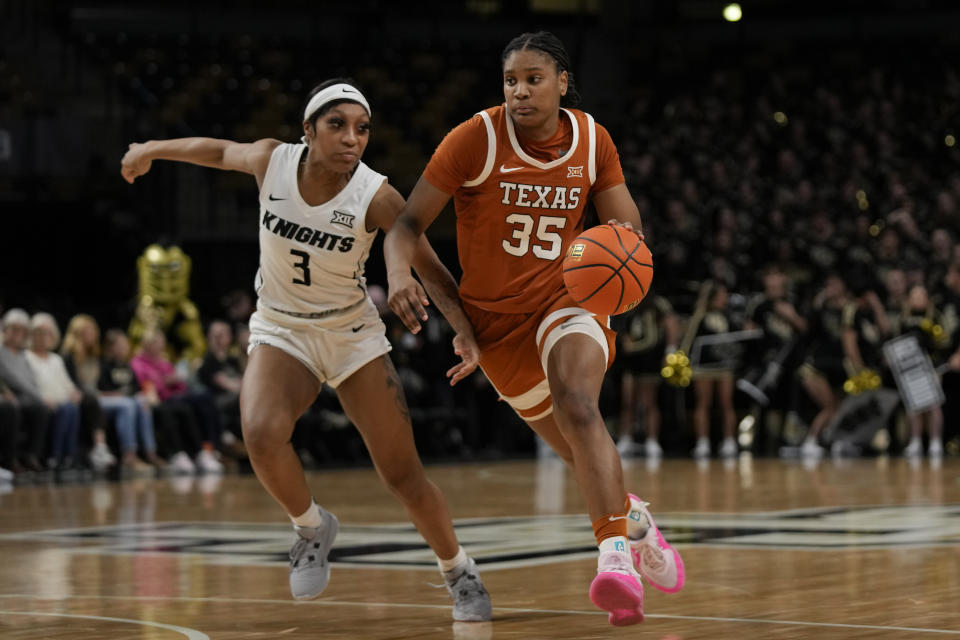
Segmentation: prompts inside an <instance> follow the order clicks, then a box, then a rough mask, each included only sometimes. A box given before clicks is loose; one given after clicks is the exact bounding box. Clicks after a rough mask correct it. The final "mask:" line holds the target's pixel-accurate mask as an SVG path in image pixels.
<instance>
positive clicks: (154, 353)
mask: <svg viewBox="0 0 960 640" xmlns="http://www.w3.org/2000/svg"><path fill="white" fill-rule="evenodd" d="M165 349H166V338H165V337H164V335H163V332H162V331H159V330H156V329H148V330H147V331H145V332H144V334H143V342H142V343H141V345H140V353H138V354H137V355H136V356H134V358H133V360H131V361H130V366H131V367H132V368H133V370H134V372H135V373H136V374H137V380H138V381H139V383H140V386H141V387H142V388H143V389H144V390H145V391H146V392H147V393H148V394H152V393H156V395H157V398H159V400H160V401H161V402H162V403H164V404H166V405H167V406H171V405H172V406H174V407H176V408H177V410H178V411H179V412H180V414H181V415H183V413H184V411H182V408H183V407H186V408H188V409H189V413H192V414H193V415H194V416H195V418H196V423H197V424H198V425H199V427H200V433H201V434H202V438H203V439H202V441H201V443H200V444H201V448H200V451H199V453H198V454H197V457H196V460H195V462H196V466H197V468H198V469H199V470H200V471H203V472H204V473H223V464H221V463H220V461H219V460H217V458H216V456H215V455H214V452H215V448H214V443H217V442H219V441H220V434H221V431H222V427H221V421H220V413H219V412H218V411H217V408H216V406H215V405H214V404H213V400H211V398H210V396H209V394H207V393H197V392H193V391H190V390H189V389H188V387H187V382H186V380H184V379H183V378H182V377H181V376H180V374H179V373H178V372H177V369H176V367H175V366H174V365H173V363H172V362H170V361H169V360H168V359H167V358H166V356H165V355H164V350H165ZM188 415H189V414H188ZM181 433H182V432H181Z"/></svg>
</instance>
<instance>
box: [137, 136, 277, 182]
mask: <svg viewBox="0 0 960 640" xmlns="http://www.w3.org/2000/svg"><path fill="white" fill-rule="evenodd" d="M280 144H281V143H280V141H279V140H271V139H263V140H257V141H256V142H252V143H240V142H233V141H232V140H220V139H217V138H175V139H173V140H150V141H149V142H144V143H142V144H141V143H137V142H134V143H132V144H131V145H130V147H129V148H128V149H127V153H126V154H124V156H123V159H122V160H121V161H120V173H121V175H122V176H123V178H124V180H126V181H127V182H129V183H131V184H133V181H134V180H136V179H137V178H138V177H140V176H142V175H143V174H145V173H147V172H148V171H150V167H151V165H152V164H153V161H154V160H174V161H177V162H188V163H190V164H197V165H200V166H202V167H212V168H214V169H224V170H226V171H240V172H243V173H249V174H251V175H253V176H254V177H256V179H257V185H258V186H259V185H260V183H261V182H262V181H263V176H264V175H265V174H266V172H267V165H268V164H269V163H270V154H271V153H273V150H274V149H276V148H277V146H278V145H280Z"/></svg>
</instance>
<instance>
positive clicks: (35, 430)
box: [0, 309, 50, 471]
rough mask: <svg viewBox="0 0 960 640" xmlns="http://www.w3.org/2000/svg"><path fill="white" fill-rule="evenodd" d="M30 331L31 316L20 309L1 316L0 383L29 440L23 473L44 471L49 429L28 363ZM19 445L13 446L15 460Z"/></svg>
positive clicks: (48, 421) (42, 403)
mask: <svg viewBox="0 0 960 640" xmlns="http://www.w3.org/2000/svg"><path fill="white" fill-rule="evenodd" d="M29 331H30V316H28V315H27V312H26V311H24V310H23V309H10V310H9V311H7V313H6V314H4V316H3V346H0V381H2V382H3V383H4V384H5V386H6V387H7V388H8V389H9V390H10V391H11V392H12V394H13V396H14V398H15V404H16V405H17V406H18V407H19V408H20V416H21V421H22V422H21V426H22V428H21V430H20V433H21V435H24V436H25V437H26V438H27V439H28V440H29V443H28V447H27V452H26V453H25V454H24V455H23V457H22V463H23V469H24V470H25V471H43V470H44V469H45V467H44V465H43V462H41V461H42V460H43V458H44V454H45V452H46V446H47V433H48V431H49V429H50V409H49V408H48V407H47V405H46V403H44V401H43V397H42V396H41V395H40V387H38V386H37V378H36V376H35V375H34V374H33V369H32V368H30V363H29V362H27V356H26V353H25V347H26V344H27V336H28V335H29ZM18 451H19V443H18V442H15V443H14V452H13V459H14V460H16V456H17V452H18Z"/></svg>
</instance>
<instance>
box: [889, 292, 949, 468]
mask: <svg viewBox="0 0 960 640" xmlns="http://www.w3.org/2000/svg"><path fill="white" fill-rule="evenodd" d="M898 324H899V326H900V327H901V335H906V334H911V335H913V336H915V337H916V338H917V341H918V342H919V344H920V348H921V349H923V350H924V351H925V352H926V353H927V355H929V356H936V352H937V351H938V350H939V348H940V346H941V344H942V340H941V338H942V337H943V335H942V334H935V333H934V327H942V325H941V318H940V312H939V311H938V310H937V309H936V307H934V306H933V303H932V302H931V300H930V296H929V295H928V294H927V288H926V287H925V286H923V285H922V284H918V285H914V286H913V287H911V288H910V292H909V294H908V296H907V301H906V304H905V305H904V307H903V316H902V318H901V320H900V322H899V323H898ZM907 422H908V423H909V424H910V442H909V443H908V444H907V447H906V448H905V449H904V450H903V455H905V456H907V457H909V458H917V457H919V456H921V455H923V442H922V441H921V438H922V436H923V426H924V422H926V426H927V435H928V436H929V442H928V444H927V453H928V454H929V456H930V457H931V458H940V457H942V456H943V409H942V407H940V405H937V406H935V407H931V408H929V409H926V410H924V411H921V412H920V413H917V414H911V413H908V414H907Z"/></svg>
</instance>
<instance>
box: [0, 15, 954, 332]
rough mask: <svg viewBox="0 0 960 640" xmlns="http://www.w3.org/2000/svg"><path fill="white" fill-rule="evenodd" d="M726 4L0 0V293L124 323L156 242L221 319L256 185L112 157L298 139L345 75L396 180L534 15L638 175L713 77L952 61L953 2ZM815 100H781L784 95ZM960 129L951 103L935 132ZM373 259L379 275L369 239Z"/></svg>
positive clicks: (919, 69) (738, 87)
mask: <svg viewBox="0 0 960 640" xmlns="http://www.w3.org/2000/svg"><path fill="white" fill-rule="evenodd" d="M723 4H724V3H722V2H713V1H710V0H675V1H663V2H650V1H637V2H631V1H629V0H619V1H617V0H606V1H605V0H594V1H576V0H574V1H567V2H563V1H559V0H557V1H535V0H530V1H526V2H524V1H517V2H508V1H506V0H471V1H444V2H416V3H406V2H375V1H371V0H357V1H354V2H337V3H327V2H291V1H283V0H281V1H275V2H271V3H269V6H267V5H266V4H265V3H262V2H242V1H236V2H184V1H169V2H164V3H156V4H152V5H148V4H144V3H130V2H102V1H101V2H95V1H91V2H34V1H30V0H5V1H3V2H0V24H2V25H3V26H2V30H3V34H2V35H3V38H2V44H0V129H2V130H4V132H5V134H0V135H2V136H3V137H4V138H5V141H3V140H0V142H4V144H2V149H3V152H2V153H0V158H2V159H0V211H2V225H0V282H2V288H0V304H3V306H5V307H7V308H9V307H12V306H21V307H24V308H27V309H28V310H29V311H35V310H40V309H43V310H48V311H51V312H53V313H54V314H55V315H56V316H57V317H58V319H59V320H60V321H61V322H65V320H66V319H67V318H68V317H69V316H70V315H72V314H73V313H76V312H81V311H83V312H89V313H92V314H93V315H94V316H95V317H97V318H98V319H99V320H100V322H101V325H103V326H105V327H106V326H112V325H121V326H125V325H126V323H127V321H128V318H129V313H130V310H131V308H132V303H133V299H134V296H135V293H136V279H135V278H136V274H135V259H136V257H137V255H139V254H140V253H141V252H142V250H143V248H144V247H145V246H146V245H147V244H149V243H150V242H153V241H156V240H157V239H159V238H161V237H165V238H169V239H172V240H174V241H176V242H178V243H180V244H181V246H182V247H183V248H184V249H185V250H186V251H187V253H188V254H189V255H190V256H191V257H192V258H193V267H194V268H193V278H192V294H191V297H192V298H193V299H194V300H195V301H196V302H197V304H198V305H199V307H200V309H201V312H202V313H203V315H204V316H205V317H209V316H211V315H216V314H218V313H219V312H220V306H219V305H220V302H219V299H220V296H221V295H222V294H223V293H225V292H227V291H229V290H232V289H238V288H240V289H245V290H250V289H251V283H252V278H253V274H254V272H255V269H256V263H257V247H256V229H257V226H256V222H255V221H256V215H257V213H256V200H255V184H254V182H253V180H252V179H250V178H249V176H243V175H230V174H226V173H219V172H214V171H211V170H204V169H198V168H192V167H185V166H175V165H173V164H171V163H163V162H158V163H156V164H155V166H154V169H153V171H152V172H151V173H150V174H149V175H148V176H146V177H145V178H142V179H140V180H139V181H138V183H137V184H135V185H134V186H128V185H127V184H126V183H125V182H123V181H122V180H121V178H120V175H119V171H118V169H119V160H120V157H121V156H122V154H123V151H124V149H125V147H126V145H127V144H128V143H129V142H131V141H140V140H146V139H150V138H167V137H177V136H188V135H207V136H216V137H224V138H231V139H236V140H240V141H247V140H254V139H257V138H261V137H277V138H280V139H283V140H294V139H296V138H297V136H298V132H299V128H300V125H299V116H298V114H299V111H300V109H301V106H302V100H303V96H304V95H305V94H306V92H307V91H308V90H309V89H310V87H312V86H313V85H314V84H315V83H317V82H319V81H322V80H323V79H325V78H328V77H331V76H334V75H341V74H343V75H349V76H352V77H354V78H356V79H357V80H358V81H359V82H360V83H361V86H362V87H363V88H364V90H365V91H366V93H367V94H368V97H369V98H370V100H371V102H372V106H373V109H374V114H375V117H374V134H373V137H372V141H371V144H370V146H369V148H368V151H367V154H366V156H365V158H364V159H365V161H366V162H367V163H368V164H370V165H371V166H372V167H374V168H375V169H376V170H378V171H380V172H382V173H385V174H386V175H388V176H389V177H390V180H391V182H392V183H393V184H394V185H396V186H397V187H398V189H399V190H400V191H401V193H404V194H406V193H408V192H409V189H410V188H411V187H412V185H413V183H414V182H415V181H416V179H417V177H418V176H419V173H420V171H421V170H422V168H423V166H424V164H425V162H426V161H427V159H428V158H429V155H430V153H431V152H432V150H433V148H434V146H435V145H436V144H437V143H438V142H439V141H440V139H441V138H442V136H443V134H444V133H445V132H446V131H447V130H448V129H449V128H450V127H451V126H453V125H455V124H456V123H458V122H460V121H462V120H464V119H466V118H468V117H469V116H470V115H471V114H473V113H474V112H475V111H477V110H479V109H480V108H484V107H486V106H489V105H492V104H496V103H498V102H500V101H501V100H502V95H501V87H500V77H499V54H500V51H501V49H502V47H503V45H504V44H505V43H506V42H507V41H508V40H509V39H510V38H511V37H512V36H514V35H516V34H518V33H520V32H522V31H525V30H532V29H539V28H546V29H550V30H553V31H555V32H556V33H557V34H558V35H559V36H560V37H561V38H562V39H563V40H564V42H565V43H566V45H567V47H568V49H569V51H570V54H571V56H572V58H573V60H574V65H575V71H576V74H575V75H576V79H577V82H578V83H579V84H580V86H581V90H582V93H583V95H584V104H583V108H585V109H586V110H588V111H590V112H592V113H593V114H594V115H595V116H596V117H597V119H598V121H599V122H601V123H603V124H605V125H606V126H607V127H608V128H609V129H610V130H611V132H612V134H613V137H614V140H615V141H616V142H617V144H618V146H619V147H620V151H621V155H622V156H623V160H624V165H625V168H626V169H627V171H628V181H629V178H630V172H631V169H630V164H631V161H632V160H633V159H635V158H636V157H637V156H638V155H639V154H641V153H642V152H643V151H644V149H643V148H642V145H643V144H644V141H646V140H650V139H655V138H656V137H657V136H658V135H659V134H660V133H663V132H665V130H664V127H665V126H666V124H667V123H665V122H664V119H663V117H662V114H663V110H664V108H665V106H666V105H668V104H669V103H670V102H671V100H674V99H675V98H676V97H677V96H678V95H679V94H683V93H690V94H696V93H697V91H699V90H700V89H702V88H703V87H710V86H711V83H713V84H714V85H716V83H717V82H721V83H722V84H723V87H721V90H719V91H717V96H716V97H717V99H720V100H726V99H729V100H733V101H739V102H741V103H742V105H741V106H742V107H743V108H744V109H750V108H751V104H750V103H751V102H752V101H754V100H755V99H756V97H757V96H756V94H757V93H758V91H760V90H761V88H762V87H764V85H766V84H767V83H768V82H769V81H770V77H771V73H777V74H781V77H788V76H786V75H784V74H785V73H788V72H789V70H790V69H795V70H799V72H800V73H803V74H806V75H807V76H815V77H814V79H813V80H814V81H813V82H812V83H811V85H810V86H813V87H815V86H817V84H818V83H823V84H825V85H829V84H830V83H831V82H834V81H836V82H837V83H839V84H847V83H849V82H851V81H854V80H856V79H857V77H858V76H864V77H866V75H867V74H868V73H869V72H870V70H871V69H873V68H875V67H876V66H878V65H879V66H880V67H881V68H882V69H886V70H889V69H894V70H898V71H899V72H902V73H905V74H907V75H909V74H911V73H912V71H911V69H915V71H916V73H917V74H919V75H923V74H924V73H926V70H925V69H924V67H925V65H927V64H929V63H931V62H932V63H933V64H955V61H956V60H957V57H956V52H957V48H956V47H957V44H958V37H960V36H958V33H960V31H958V29H957V26H958V25H960V10H958V9H957V8H956V3H954V2H948V1H936V0H915V1H906V0H874V1H862V2H825V1H810V2H803V3H795V2H787V1H782V2H781V1H776V0H768V1H758V2H750V1H749V0H748V1H746V2H744V3H743V7H744V14H745V16H744V19H743V20H742V21H741V22H739V23H736V24H731V23H727V22H724V21H723V19H722V17H721V11H722V7H723ZM718 73H719V74H720V75H721V76H723V77H719V76H718ZM935 81H936V80H935ZM800 89H801V91H805V89H804V88H803V85H802V84H801V87H800ZM806 97H807V96H806V95H805V94H804V93H801V94H798V95H792V96H791V95H789V94H788V95H786V96H785V100H784V101H783V102H784V103H785V104H784V105H783V106H780V107H779V108H781V109H783V110H784V111H787V112H789V111H790V106H791V105H790V100H796V101H800V100H803V99H805V98H806ZM641 107H642V108H641ZM955 124H956V118H955V111H954V112H953V113H952V114H948V117H946V118H945V121H944V122H941V123H937V127H939V128H941V129H944V128H948V127H949V126H953V125H955ZM711 126H714V127H717V128H720V129H722V128H723V127H725V126H727V125H726V123H723V122H716V123H713V124H712V125H711ZM943 133H944V132H943V131H942V130H941V131H931V135H934V136H937V137H938V138H939V137H942V135H943ZM904 135H905V136H908V137H909V136H910V135H913V133H912V132H904ZM716 142H720V140H718V141H711V144H715V143H716ZM676 153H677V154H680V155H682V150H680V151H676ZM936 153H937V154H939V156H941V157H936V158H933V159H932V161H933V162H936V163H939V164H941V165H942V164H943V163H944V162H946V163H948V164H950V165H951V166H952V169H953V170H956V166H957V157H956V152H955V151H953V152H952V153H951V150H948V149H946V148H944V147H943V145H939V146H938V147H937V149H936ZM948 153H949V155H947V154H948ZM631 186H632V187H633V188H635V189H640V188H643V186H644V185H643V183H642V181H641V183H640V184H633V183H631ZM650 193H652V192H648V193H647V194H646V195H648V196H649V195H650ZM641 195H642V194H641ZM704 195H706V194H704ZM703 200H704V204H705V207H706V203H707V200H708V198H706V197H704V199H703ZM652 205H653V208H654V210H653V211H651V212H650V213H649V215H650V216H651V217H652V218H656V216H657V213H658V212H657V211H656V208H657V206H658V202H657V201H656V200H653V202H652ZM645 213H646V212H645ZM691 213H693V214H695V216H697V217H704V216H709V215H710V211H708V210H706V209H705V210H703V211H691ZM451 233H452V216H443V217H442V218H441V220H440V221H438V223H437V224H436V225H435V227H434V228H433V229H431V237H432V239H433V240H434V242H435V243H436V244H437V245H438V248H439V250H440V252H441V254H442V256H443V257H444V258H445V259H446V260H447V262H448V264H450V265H451V266H452V267H454V268H455V262H456V258H455V253H454V247H453V244H452V236H451ZM653 246H654V251H655V253H656V245H655V243H653ZM368 275H369V278H370V280H371V281H372V282H383V277H382V265H381V261H380V259H379V258H378V256H377V254H376V253H374V255H373V257H372V258H371V260H370V264H369V268H368Z"/></svg>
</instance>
